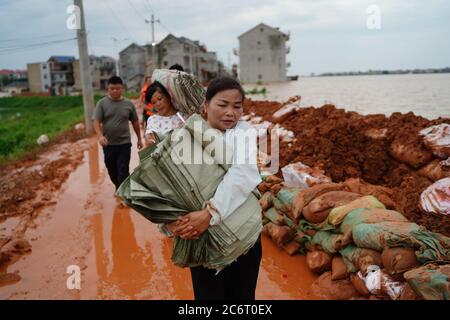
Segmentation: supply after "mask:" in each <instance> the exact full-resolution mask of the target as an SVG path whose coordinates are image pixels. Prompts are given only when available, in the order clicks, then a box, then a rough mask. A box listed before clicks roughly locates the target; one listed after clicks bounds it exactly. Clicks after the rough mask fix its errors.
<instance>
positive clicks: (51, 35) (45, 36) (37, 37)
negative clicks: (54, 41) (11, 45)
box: [0, 32, 67, 42]
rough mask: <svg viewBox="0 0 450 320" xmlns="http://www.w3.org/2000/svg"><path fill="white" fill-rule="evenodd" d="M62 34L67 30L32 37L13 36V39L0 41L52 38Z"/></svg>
mask: <svg viewBox="0 0 450 320" xmlns="http://www.w3.org/2000/svg"><path fill="white" fill-rule="evenodd" d="M62 35H67V32H64V33H54V34H47V35H41V36H39V35H36V36H33V37H32V38H13V39H0V42H15V41H23V40H30V39H32V40H35V39H41V38H53V37H59V36H62Z"/></svg>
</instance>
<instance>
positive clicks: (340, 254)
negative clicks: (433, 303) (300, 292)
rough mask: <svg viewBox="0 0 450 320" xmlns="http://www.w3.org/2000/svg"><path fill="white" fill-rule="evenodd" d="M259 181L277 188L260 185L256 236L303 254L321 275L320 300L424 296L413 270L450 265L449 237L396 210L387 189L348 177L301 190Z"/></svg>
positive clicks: (316, 287) (316, 288) (317, 285)
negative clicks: (259, 220) (260, 216)
mask: <svg viewBox="0 0 450 320" xmlns="http://www.w3.org/2000/svg"><path fill="white" fill-rule="evenodd" d="M266 180H268V181H274V182H277V183H276V185H278V186H279V185H282V187H281V188H280V189H279V190H276V191H277V192H276V193H275V192H271V188H270V187H271V186H270V185H269V184H267V183H266V188H267V190H266V193H264V194H263V196H262V197H261V199H260V205H261V208H262V211H263V225H264V227H263V234H265V235H266V236H268V237H269V238H271V239H272V240H273V242H274V243H275V244H276V245H277V246H278V247H280V248H282V249H284V250H285V251H287V252H288V253H289V254H291V255H292V254H296V253H301V254H306V262H307V265H308V267H309V269H310V270H311V271H312V272H314V273H316V274H319V275H321V276H320V277H319V278H318V279H317V280H316V282H315V283H314V285H313V290H314V291H315V293H316V294H318V296H321V297H322V298H325V299H362V298H370V299H393V300H410V299H428V298H429V297H430V295H428V294H426V293H423V292H422V291H424V290H428V289H429V288H428V287H426V286H424V285H419V284H417V283H420V281H421V280H420V277H422V278H423V277H424V275H423V272H422V273H420V274H419V275H416V273H414V270H421V269H420V268H424V267H426V266H427V265H428V264H430V263H437V262H439V263H444V264H450V238H448V237H445V236H444V235H442V234H438V233H433V232H430V231H429V230H427V229H425V228H424V227H422V226H419V225H417V224H415V223H413V222H410V221H409V220H408V219H407V218H405V216H404V215H403V214H401V213H400V212H398V211H396V210H395V208H396V203H395V202H394V201H393V200H392V198H391V197H392V190H390V189H389V188H386V187H381V186H375V185H371V184H368V183H366V182H364V181H362V180H360V179H355V178H352V179H347V180H346V181H344V182H342V183H323V184H317V185H314V186H313V187H309V188H305V189H300V188H292V187H285V186H283V182H282V181H280V179H278V178H276V177H274V176H269V177H267V178H266ZM427 270H428V269H427ZM427 272H431V271H427ZM433 272H435V271H433ZM436 272H441V273H442V272H444V273H445V272H448V270H447V269H445V268H444V271H442V270H438V271H436ZM436 272H435V273H436ZM406 275H409V276H406ZM435 278H436V279H437V280H436V281H441V282H442V281H443V280H442V277H439V276H438V275H436V276H435ZM446 281H447V282H446V284H447V285H449V280H448V278H447V280H446ZM441 282H439V283H437V284H431V285H434V286H438V287H439V286H441V287H442V286H443V285H445V283H444V284H443V283H441ZM443 282H445V281H443ZM435 296H437V295H433V297H435ZM442 297H444V295H441V296H440V298H442Z"/></svg>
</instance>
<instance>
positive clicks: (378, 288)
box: [358, 265, 406, 300]
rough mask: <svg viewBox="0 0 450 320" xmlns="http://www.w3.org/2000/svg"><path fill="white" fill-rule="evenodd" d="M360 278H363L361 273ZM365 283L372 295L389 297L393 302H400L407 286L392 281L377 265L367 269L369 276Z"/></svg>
mask: <svg viewBox="0 0 450 320" xmlns="http://www.w3.org/2000/svg"><path fill="white" fill-rule="evenodd" d="M358 276H360V277H361V278H363V277H362V275H361V274H360V273H358ZM364 282H365V284H366V287H367V289H368V290H369V292H370V293H371V294H374V295H387V296H389V298H391V299H392V300H398V299H399V298H400V296H401V295H402V292H403V290H405V286H406V284H405V283H401V282H399V281H395V280H394V279H392V277H390V276H389V275H388V274H387V273H384V272H383V271H382V270H381V269H380V267H379V266H376V265H371V266H369V267H368V268H367V275H366V277H365V279H364Z"/></svg>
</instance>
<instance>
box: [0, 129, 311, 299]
mask: <svg viewBox="0 0 450 320" xmlns="http://www.w3.org/2000/svg"><path fill="white" fill-rule="evenodd" d="M133 138H135V137H133ZM135 145H136V143H135V141H133V151H132V159H131V165H130V169H131V170H132V169H133V168H134V167H135V166H136V165H137V163H138V157H137V150H136V147H135ZM59 155H66V156H71V157H73V158H74V159H77V161H75V162H71V166H69V167H67V168H68V169H67V168H66V170H69V172H68V173H69V175H68V177H66V179H65V181H64V182H63V183H62V185H61V187H60V188H59V186H58V188H55V186H50V185H47V184H45V183H42V184H40V188H41V190H40V191H41V193H42V192H44V193H45V192H47V196H46V197H47V200H48V202H47V204H46V205H44V206H40V207H39V208H37V209H34V210H32V211H33V212H32V213H31V214H28V215H26V216H24V215H16V216H12V217H8V218H6V220H4V221H3V222H1V223H0V234H1V235H4V236H8V235H11V234H12V235H13V236H14V235H20V237H22V238H23V239H24V240H26V241H28V243H29V244H30V245H31V251H30V250H27V251H28V252H27V253H25V254H23V255H20V256H19V257H18V258H17V259H15V260H16V261H13V263H6V264H3V266H1V267H0V274H3V275H5V274H9V275H13V277H12V278H11V277H9V279H10V281H3V283H0V299H193V292H192V286H191V279H190V273H189V270H188V269H181V268H178V267H175V266H173V265H172V263H171V261H170V257H171V251H172V240H171V239H169V238H165V237H164V236H163V235H162V234H160V233H159V231H158V230H157V228H156V226H155V225H153V224H152V223H150V222H149V221H147V220H145V219H144V218H143V217H142V216H140V215H139V214H138V213H136V212H135V211H133V210H132V209H129V208H126V207H125V208H123V207H121V206H120V204H119V202H118V200H116V199H115V197H114V196H113V193H114V187H113V184H112V183H111V182H110V180H109V177H108V174H107V171H106V168H105V166H104V164H103V152H102V149H101V148H100V147H98V145H97V143H96V141H95V139H93V138H88V139H83V140H79V141H77V142H74V143H72V144H71V143H69V144H63V145H55V146H54V147H52V148H51V149H50V150H49V151H48V152H46V153H44V154H43V155H41V156H40V157H39V158H38V159H37V160H36V161H35V162H34V163H33V164H30V165H31V167H30V170H31V169H32V168H33V166H34V165H35V164H39V166H42V165H45V162H46V161H47V162H48V161H54V160H55V158H58V157H59ZM48 193H50V194H48ZM50 198H51V199H50ZM71 265H76V266H79V267H80V270H81V289H80V290H78V289H68V287H67V279H68V278H69V276H70V274H68V273H67V268H68V267H69V266H71ZM14 275H15V276H14ZM315 279H316V276H315V275H314V274H312V273H311V272H310V271H309V269H308V268H307V266H306V262H305V257H304V256H294V257H291V256H288V255H287V254H286V253H285V252H284V251H281V250H279V249H277V248H276V247H275V245H274V244H273V243H272V242H271V241H269V240H268V239H267V238H265V237H263V258H262V263H261V267H260V274H259V280H258V287H257V292H256V297H257V299H314V298H315V297H314V295H313V294H312V292H311V289H310V287H311V284H312V282H313V281H314V280H315ZM6 280H7V279H6Z"/></svg>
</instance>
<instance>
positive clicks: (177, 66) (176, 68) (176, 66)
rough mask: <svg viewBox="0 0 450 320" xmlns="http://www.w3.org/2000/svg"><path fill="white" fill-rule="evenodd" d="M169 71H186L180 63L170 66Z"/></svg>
mask: <svg viewBox="0 0 450 320" xmlns="http://www.w3.org/2000/svg"><path fill="white" fill-rule="evenodd" d="M169 70H178V71H184V68H183V67H182V66H181V65H179V64H178V63H175V64H174V65H173V66H170V68H169Z"/></svg>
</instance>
